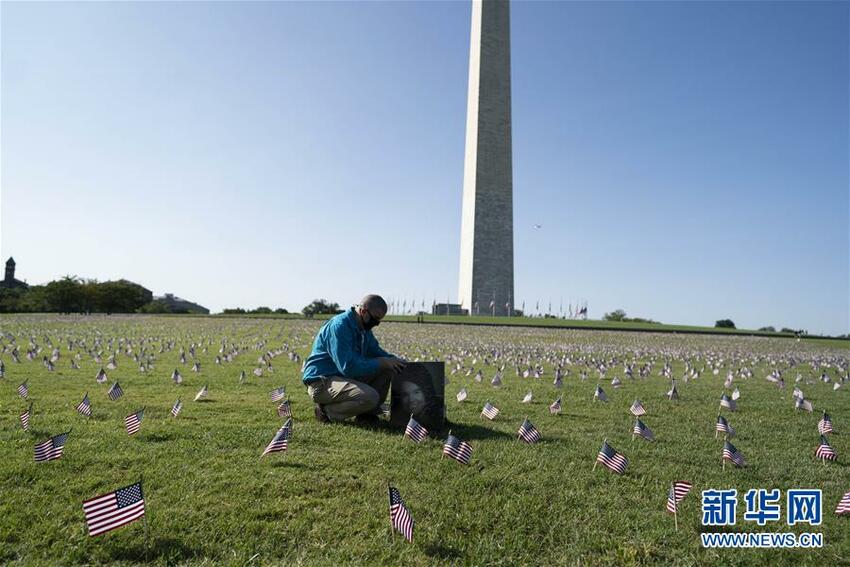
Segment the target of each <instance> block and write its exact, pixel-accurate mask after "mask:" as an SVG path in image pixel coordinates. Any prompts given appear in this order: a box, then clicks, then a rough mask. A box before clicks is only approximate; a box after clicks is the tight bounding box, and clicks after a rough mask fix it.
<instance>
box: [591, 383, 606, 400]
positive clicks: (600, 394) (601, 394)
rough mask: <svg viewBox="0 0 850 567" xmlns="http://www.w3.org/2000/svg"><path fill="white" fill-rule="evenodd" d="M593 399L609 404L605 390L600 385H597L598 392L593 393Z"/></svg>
mask: <svg viewBox="0 0 850 567" xmlns="http://www.w3.org/2000/svg"><path fill="white" fill-rule="evenodd" d="M593 399H594V400H599V401H600V402H607V401H608V395H607V394H606V393H605V390H603V389H602V386H600V385H599V384H597V385H596V390H595V391H594V392H593Z"/></svg>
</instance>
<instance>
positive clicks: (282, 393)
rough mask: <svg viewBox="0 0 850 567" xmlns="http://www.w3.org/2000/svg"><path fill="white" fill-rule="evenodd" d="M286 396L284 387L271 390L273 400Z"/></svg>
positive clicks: (277, 400) (276, 400)
mask: <svg viewBox="0 0 850 567" xmlns="http://www.w3.org/2000/svg"><path fill="white" fill-rule="evenodd" d="M285 397H286V388H284V387H283V386H281V387H280V388H275V389H274V390H272V393H271V398H272V401H273V402H279V401H280V400H282V399H283V398H285Z"/></svg>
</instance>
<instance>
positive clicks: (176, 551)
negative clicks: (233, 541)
mask: <svg viewBox="0 0 850 567" xmlns="http://www.w3.org/2000/svg"><path fill="white" fill-rule="evenodd" d="M200 554H201V551H200V550H198V549H194V548H192V547H189V546H187V545H186V544H184V543H183V542H182V541H179V540H176V539H173V538H162V539H156V540H153V541H151V542H150V546H149V547H145V544H144V543H143V542H140V543H137V544H135V545H131V546H128V547H122V548H120V549H117V550H116V551H115V552H114V553H113V554H112V559H113V560H114V561H133V562H138V563H141V562H145V561H153V560H156V559H165V560H166V563H174V562H178V561H182V560H186V559H191V558H193V557H197V556H198V555H200Z"/></svg>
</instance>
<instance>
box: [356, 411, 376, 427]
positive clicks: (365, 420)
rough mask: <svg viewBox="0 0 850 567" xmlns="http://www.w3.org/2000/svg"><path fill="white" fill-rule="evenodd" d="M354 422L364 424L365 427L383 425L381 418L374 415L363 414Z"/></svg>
mask: <svg viewBox="0 0 850 567" xmlns="http://www.w3.org/2000/svg"><path fill="white" fill-rule="evenodd" d="M354 421H356V422H357V423H362V424H364V425H378V424H379V423H381V420H380V418H379V417H378V416H377V415H375V414H374V413H361V414H360V415H358V416H357V417H355V418H354Z"/></svg>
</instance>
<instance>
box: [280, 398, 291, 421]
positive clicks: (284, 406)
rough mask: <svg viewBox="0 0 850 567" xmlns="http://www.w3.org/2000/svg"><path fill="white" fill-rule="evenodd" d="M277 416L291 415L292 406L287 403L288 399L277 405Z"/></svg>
mask: <svg viewBox="0 0 850 567" xmlns="http://www.w3.org/2000/svg"><path fill="white" fill-rule="evenodd" d="M277 415H278V417H292V407H291V406H290V405H289V400H283V401H282V402H281V403H280V405H279V406H277Z"/></svg>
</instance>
